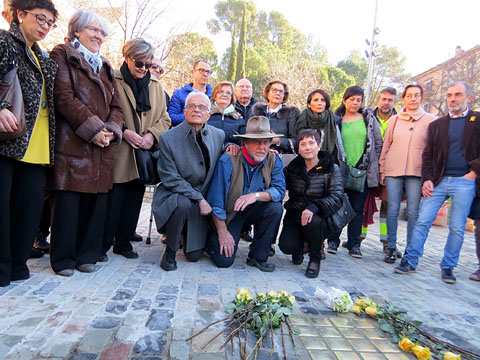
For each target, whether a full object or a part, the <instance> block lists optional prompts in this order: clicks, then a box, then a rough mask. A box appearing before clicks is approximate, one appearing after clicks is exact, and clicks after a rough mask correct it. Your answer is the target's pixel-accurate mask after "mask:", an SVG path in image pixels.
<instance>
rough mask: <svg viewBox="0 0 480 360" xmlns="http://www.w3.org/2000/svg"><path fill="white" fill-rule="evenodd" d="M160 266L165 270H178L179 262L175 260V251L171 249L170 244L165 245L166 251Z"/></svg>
mask: <svg viewBox="0 0 480 360" xmlns="http://www.w3.org/2000/svg"><path fill="white" fill-rule="evenodd" d="M160 267H161V268H162V269H163V270H165V271H173V270H177V262H176V261H175V251H173V250H171V249H170V248H169V247H168V246H166V247H165V252H164V253H163V256H162V261H161V262H160Z"/></svg>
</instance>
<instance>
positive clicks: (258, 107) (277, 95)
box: [252, 80, 300, 154]
mask: <svg viewBox="0 0 480 360" xmlns="http://www.w3.org/2000/svg"><path fill="white" fill-rule="evenodd" d="M288 94H289V92H288V86H287V84H285V83H284V82H281V81H278V80H275V81H270V82H269V83H268V84H267V85H265V88H264V89H263V97H264V99H265V100H266V101H267V102H268V104H264V103H261V102H257V103H256V104H255V105H253V107H252V114H253V115H254V116H265V117H267V118H268V120H269V121H270V129H271V130H272V131H273V132H275V133H276V134H283V137H276V138H273V139H272V145H271V146H270V148H271V149H274V150H277V151H279V152H280V153H283V154H291V153H293V150H294V149H295V146H296V144H297V141H296V138H295V137H296V136H295V123H296V122H297V117H298V115H300V110H298V108H297V107H295V106H286V105H284V104H285V103H286V102H287V100H288Z"/></svg>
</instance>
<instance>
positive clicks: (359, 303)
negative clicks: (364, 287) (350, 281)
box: [355, 299, 363, 306]
mask: <svg viewBox="0 0 480 360" xmlns="http://www.w3.org/2000/svg"><path fill="white" fill-rule="evenodd" d="M362 304H363V299H357V300H355V305H357V306H362Z"/></svg>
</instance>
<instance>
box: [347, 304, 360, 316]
mask: <svg viewBox="0 0 480 360" xmlns="http://www.w3.org/2000/svg"><path fill="white" fill-rule="evenodd" d="M350 311H351V312H353V313H355V314H357V315H360V313H361V312H362V308H361V307H360V306H359V305H353V306H352V308H351V309H350Z"/></svg>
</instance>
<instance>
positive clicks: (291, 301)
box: [288, 295, 297, 305]
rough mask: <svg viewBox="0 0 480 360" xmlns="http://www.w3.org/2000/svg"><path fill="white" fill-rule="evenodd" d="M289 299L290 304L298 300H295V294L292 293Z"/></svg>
mask: <svg viewBox="0 0 480 360" xmlns="http://www.w3.org/2000/svg"><path fill="white" fill-rule="evenodd" d="M288 301H290V304H292V305H295V303H296V302H297V300H295V296H293V295H290V296H289V297H288Z"/></svg>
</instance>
